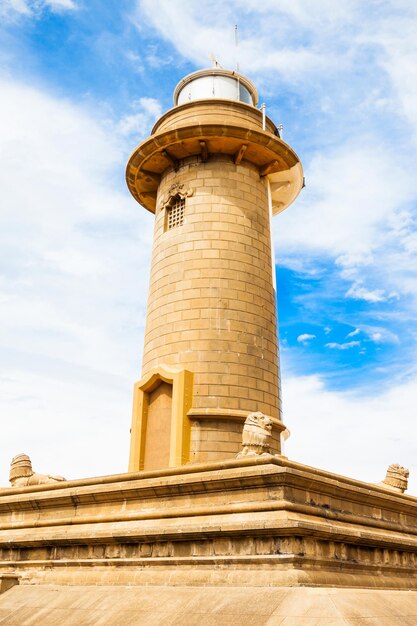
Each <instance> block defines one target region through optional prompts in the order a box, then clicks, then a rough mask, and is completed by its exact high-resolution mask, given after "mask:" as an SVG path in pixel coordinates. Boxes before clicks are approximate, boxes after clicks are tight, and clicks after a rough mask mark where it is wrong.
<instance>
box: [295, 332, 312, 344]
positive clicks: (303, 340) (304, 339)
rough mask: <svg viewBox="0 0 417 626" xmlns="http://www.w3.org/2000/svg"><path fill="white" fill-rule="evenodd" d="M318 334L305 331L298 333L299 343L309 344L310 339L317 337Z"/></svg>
mask: <svg viewBox="0 0 417 626" xmlns="http://www.w3.org/2000/svg"><path fill="white" fill-rule="evenodd" d="M315 338H316V335H309V334H308V333H304V334H302V335H298V337H297V341H298V343H302V344H303V345H307V344H308V342H309V341H311V340H312V339H315Z"/></svg>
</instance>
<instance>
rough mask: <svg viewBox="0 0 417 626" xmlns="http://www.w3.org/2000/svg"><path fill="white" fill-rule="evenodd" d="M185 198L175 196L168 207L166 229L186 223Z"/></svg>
mask: <svg viewBox="0 0 417 626" xmlns="http://www.w3.org/2000/svg"><path fill="white" fill-rule="evenodd" d="M184 208H185V198H181V197H180V196H174V198H172V200H171V202H170V204H169V205H168V206H167V208H166V220H165V230H171V228H175V227H176V226H182V225H183V224H184Z"/></svg>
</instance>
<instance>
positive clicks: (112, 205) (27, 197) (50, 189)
mask: <svg viewBox="0 0 417 626" xmlns="http://www.w3.org/2000/svg"><path fill="white" fill-rule="evenodd" d="M0 91H1V98H0V133H1V136H2V150H1V151H0V189H1V195H2V202H1V210H0V251H1V253H0V301H1V302H2V306H1V307H0V329H1V331H0V333H1V337H0V347H1V349H0V380H1V383H2V394H0V395H1V401H0V402H1V408H0V414H1V415H3V416H5V418H6V417H7V420H6V419H5V420H4V421H7V427H6V431H4V432H3V435H2V438H1V441H0V458H2V459H3V461H2V464H1V467H0V477H1V476H2V477H3V479H2V480H3V484H5V480H6V481H7V476H5V471H6V469H7V468H6V467H5V465H6V463H7V459H10V458H11V457H12V456H13V455H14V454H15V453H17V452H19V450H22V448H23V449H26V450H27V451H30V449H32V450H33V451H34V454H35V453H36V454H42V455H43V458H38V459H36V458H34V459H33V460H34V463H36V465H38V467H40V465H42V467H43V468H44V469H45V471H54V472H57V473H63V474H68V475H69V476H71V475H72V476H79V475H80V473H81V475H82V474H84V475H85V474H86V473H94V474H100V473H103V472H106V471H107V472H110V471H124V470H125V469H126V459H127V456H126V449H125V448H126V447H127V445H128V441H129V431H128V428H129V421H130V407H131V385H132V383H133V380H134V378H135V377H137V376H138V375H139V363H140V349H141V334H142V332H143V324H144V313H145V312H144V307H145V303H146V292H147V282H148V266H149V256H150V250H151V241H152V226H153V220H152V216H151V215H150V214H149V213H148V212H147V211H145V210H144V209H142V208H141V207H139V206H138V205H137V204H136V203H135V201H134V200H133V199H132V198H130V196H129V195H128V192H127V190H126V189H125V186H124V185H125V183H124V180H123V178H124V176H123V175H124V162H125V161H126V159H127V156H128V150H129V149H131V147H132V145H131V144H129V147H127V146H125V143H124V140H123V141H122V138H121V137H120V135H118V133H117V129H116V128H115V127H114V126H112V125H109V123H108V121H107V122H103V123H100V120H99V118H98V116H97V114H96V112H94V113H92V114H91V115H90V114H89V112H88V111H86V110H83V109H82V108H80V107H77V106H75V105H72V104H70V103H69V102H67V101H64V100H60V99H57V98H55V97H53V96H51V95H48V94H46V93H45V92H41V91H40V90H38V89H35V88H31V87H28V86H25V85H22V84H20V83H17V82H16V81H12V80H5V79H3V80H0ZM101 416H103V419H104V422H105V423H103V424H102V423H101ZM112 429H114V433H113V435H111V434H110V432H111V431H112ZM96 436H97V437H98V442H99V443H98V445H95V446H94V452H92V448H91V441H92V440H94V439H95V437H96ZM31 438H32V443H31ZM51 441H54V445H53V446H51V445H50V444H51ZM64 441H65V445H64ZM87 442H89V443H87ZM113 445H114V447H113ZM113 456H114V459H115V460H114V462H113V461H112V460H111V458H112V457H113ZM109 460H110V461H109ZM59 464H61V465H62V471H61V470H60V468H59V467H58V465H59Z"/></svg>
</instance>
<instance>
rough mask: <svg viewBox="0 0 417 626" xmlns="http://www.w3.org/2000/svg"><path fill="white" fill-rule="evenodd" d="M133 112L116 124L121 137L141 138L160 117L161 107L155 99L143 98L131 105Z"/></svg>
mask: <svg viewBox="0 0 417 626" xmlns="http://www.w3.org/2000/svg"><path fill="white" fill-rule="evenodd" d="M132 109H133V112H132V113H130V114H128V115H125V116H123V117H122V119H121V120H120V122H119V124H118V128H119V131H120V132H121V133H122V135H127V136H128V135H132V134H133V133H134V134H135V135H136V137H137V138H143V137H145V136H146V135H147V134H148V133H149V130H150V128H151V127H152V126H153V124H154V123H155V122H156V120H157V119H158V118H159V117H160V116H161V115H162V106H161V103H160V102H158V100H156V99H155V98H149V97H143V98H139V100H137V101H135V102H133V103H132Z"/></svg>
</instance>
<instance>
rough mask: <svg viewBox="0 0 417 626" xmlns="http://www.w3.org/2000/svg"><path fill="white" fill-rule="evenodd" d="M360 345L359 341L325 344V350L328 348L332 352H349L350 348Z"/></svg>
mask: <svg viewBox="0 0 417 626" xmlns="http://www.w3.org/2000/svg"><path fill="white" fill-rule="evenodd" d="M360 345H361V342H360V341H347V342H346V343H336V342H330V343H326V348H330V349H332V350H349V349H350V348H356V347H357V346H360Z"/></svg>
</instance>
